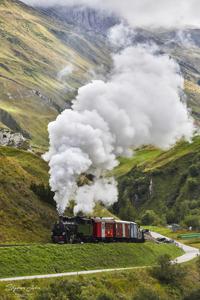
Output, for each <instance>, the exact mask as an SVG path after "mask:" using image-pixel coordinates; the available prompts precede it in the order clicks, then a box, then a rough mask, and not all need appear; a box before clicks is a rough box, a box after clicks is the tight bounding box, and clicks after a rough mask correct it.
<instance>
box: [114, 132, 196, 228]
mask: <svg viewBox="0 0 200 300" xmlns="http://www.w3.org/2000/svg"><path fill="white" fill-rule="evenodd" d="M199 151H200V138H199V137H196V138H194V141H193V142H192V143H191V144H189V143H186V142H180V143H178V144H177V146H176V147H174V148H173V149H171V150H169V151H166V152H163V151H159V150H156V149H151V148H150V149H149V148H144V149H141V150H139V152H138V153H136V156H135V157H133V158H132V159H127V160H122V162H121V165H120V166H119V167H118V168H117V169H116V170H115V171H114V174H115V176H117V177H118V181H119V191H120V195H119V202H118V203H117V204H115V205H114V211H115V213H117V214H119V215H120V216H128V217H130V218H131V217H132V218H135V217H136V218H139V217H141V215H142V214H143V212H144V211H145V210H149V209H152V210H154V211H155V212H156V213H157V214H158V215H159V216H162V218H166V219H167V222H168V223H174V222H175V223H177V222H180V221H183V220H184V219H185V218H186V217H188V216H189V215H190V216H191V215H192V216H197V218H198V217H199V215H200V197H199V193H200V172H199V169H200V155H199ZM147 153H148V156H147ZM141 157H142V158H143V159H142V160H141V159H140V160H138V158H141ZM145 157H146V158H145Z"/></svg>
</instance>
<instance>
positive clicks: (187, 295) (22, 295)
mask: <svg viewBox="0 0 200 300" xmlns="http://www.w3.org/2000/svg"><path fill="white" fill-rule="evenodd" d="M173 269H177V270H178V271H180V272H179V277H181V278H179V280H178V282H176V283H171V284H166V283H165V282H162V281H160V280H158V279H157V278H155V276H153V274H152V272H151V269H149V268H148V269H137V270H131V271H130V270H128V271H121V272H112V273H103V274H93V275H82V276H76V277H71V278H69V277H67V278H57V279H56V280H55V278H53V279H44V280H41V279H38V280H32V281H20V282H12V283H11V282H9V283H8V282H7V283H6V282H5V283H1V284H0V297H2V299H9V300H21V299H30V300H42V299H45V300H50V299H55V300H61V299H66V297H67V299H70V300H122V299H123V300H150V299H152V300H169V299H172V300H183V299H184V300H192V299H199V297H198V295H199V280H200V274H199V272H198V267H197V263H196V262H194V261H193V262H190V263H189V264H188V265H187V266H178V267H177V266H176V265H175V266H174V267H173ZM183 272H184V274H185V275H184V276H181V275H180V273H183ZM195 294H196V297H195ZM5 295H6V298H5Z"/></svg>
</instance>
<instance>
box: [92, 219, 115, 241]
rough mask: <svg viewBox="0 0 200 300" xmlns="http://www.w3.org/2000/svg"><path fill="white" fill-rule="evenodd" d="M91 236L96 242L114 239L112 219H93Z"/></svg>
mask: <svg viewBox="0 0 200 300" xmlns="http://www.w3.org/2000/svg"><path fill="white" fill-rule="evenodd" d="M93 222H94V225H93V226H94V227H93V236H94V238H95V239H96V240H105V239H106V240H107V241H109V240H110V241H112V240H113V239H114V226H115V221H114V219H113V218H94V219H93Z"/></svg>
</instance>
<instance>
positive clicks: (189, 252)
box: [0, 232, 200, 282]
mask: <svg viewBox="0 0 200 300" xmlns="http://www.w3.org/2000/svg"><path fill="white" fill-rule="evenodd" d="M151 235H152V237H153V238H155V239H156V238H166V239H169V238H168V237H165V236H163V235H161V234H159V233H156V232H151ZM176 244H177V246H178V247H180V248H181V249H183V251H184V252H185V254H183V255H181V256H179V257H177V258H176V259H175V260H174V261H173V262H174V263H179V264H180V263H184V262H187V261H190V260H192V259H193V258H195V257H197V256H198V255H200V250H199V249H197V248H193V247H190V246H186V245H184V244H182V243H179V242H176ZM149 267H151V266H142V267H141V266H139V267H129V268H115V269H102V270H89V271H80V272H67V273H57V274H47V275H33V276H21V277H13V278H2V279H0V282H7V281H21V280H33V279H46V278H58V277H67V276H78V275H89V274H97V273H105V272H115V271H125V270H134V269H141V268H149Z"/></svg>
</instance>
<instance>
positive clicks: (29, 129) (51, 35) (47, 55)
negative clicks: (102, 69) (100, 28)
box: [0, 0, 109, 147]
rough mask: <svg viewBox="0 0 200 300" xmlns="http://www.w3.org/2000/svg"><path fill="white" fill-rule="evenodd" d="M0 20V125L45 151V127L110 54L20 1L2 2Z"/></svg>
mask: <svg viewBox="0 0 200 300" xmlns="http://www.w3.org/2000/svg"><path fill="white" fill-rule="evenodd" d="M0 20H1V21H0V23H1V26H0V122H1V123H2V124H3V125H5V126H7V127H9V128H11V129H12V130H14V131H21V132H22V133H23V134H24V135H25V136H27V137H30V138H31V139H32V140H33V143H34V144H37V145H40V147H41V146H44V147H45V146H47V130H46V127H47V124H48V123H49V121H51V120H53V119H55V117H56V115H57V114H58V113H59V112H60V111H61V110H62V109H63V108H64V107H65V106H66V105H69V104H68V103H69V100H71V99H72V98H73V97H74V94H75V93H76V90H77V88H78V87H79V86H80V85H82V84H83V83H84V82H86V81H87V80H88V78H90V74H89V73H90V71H91V70H93V71H94V70H95V69H96V67H97V66H99V65H101V64H102V65H108V62H109V57H108V52H107V51H106V49H105V47H104V43H103V41H101V48H100V47H98V48H97V47H96V46H95V43H91V42H90V41H89V40H87V39H86V38H85V37H84V36H82V35H80V34H79V33H77V32H76V31H74V29H73V27H72V26H70V25H66V24H61V23H60V22H56V21H55V20H52V19H50V18H48V17H47V16H46V15H44V14H42V13H40V12H39V11H37V10H34V9H33V8H30V7H28V6H26V5H24V4H22V3H21V2H19V1H14V0H3V1H1V2H0ZM95 40H98V37H97V36H96V38H95V39H94V41H95ZM66 68H68V69H69V70H71V71H68V72H67V74H65V72H64V73H63V76H61V78H60V76H58V74H59V72H60V71H61V70H63V69H66Z"/></svg>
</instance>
